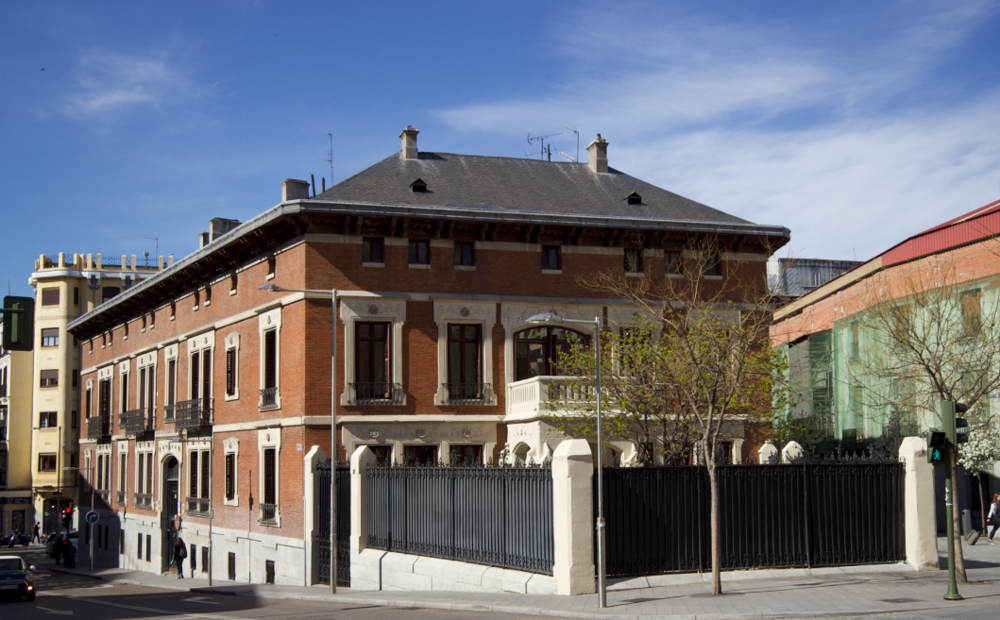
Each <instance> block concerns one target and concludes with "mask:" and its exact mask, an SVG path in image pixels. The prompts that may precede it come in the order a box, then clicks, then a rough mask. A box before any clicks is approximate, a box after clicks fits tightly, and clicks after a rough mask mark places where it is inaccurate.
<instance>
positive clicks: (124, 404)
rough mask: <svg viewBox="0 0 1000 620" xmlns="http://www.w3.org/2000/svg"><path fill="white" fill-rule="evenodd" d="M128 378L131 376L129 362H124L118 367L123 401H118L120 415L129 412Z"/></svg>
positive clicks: (119, 387) (119, 385)
mask: <svg viewBox="0 0 1000 620" xmlns="http://www.w3.org/2000/svg"><path fill="white" fill-rule="evenodd" d="M128 376H129V362H127V361H126V362H122V363H121V364H119V365H118V389H119V390H120V392H121V393H120V394H119V396H120V397H121V399H120V400H119V401H118V413H124V412H126V411H128V394H129V391H128V387H129V386H128Z"/></svg>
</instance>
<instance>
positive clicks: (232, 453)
mask: <svg viewBox="0 0 1000 620" xmlns="http://www.w3.org/2000/svg"><path fill="white" fill-rule="evenodd" d="M222 446H223V452H224V454H225V459H224V460H225V476H226V479H225V493H224V495H223V504H224V505H226V506H238V505H239V486H238V483H239V453H240V442H239V440H238V439H236V438H235V437H230V438H228V439H226V440H225V441H223V442H222Z"/></svg>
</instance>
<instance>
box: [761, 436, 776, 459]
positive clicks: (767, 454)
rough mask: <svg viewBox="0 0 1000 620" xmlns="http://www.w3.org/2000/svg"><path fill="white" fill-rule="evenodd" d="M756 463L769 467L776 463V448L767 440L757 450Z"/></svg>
mask: <svg viewBox="0 0 1000 620" xmlns="http://www.w3.org/2000/svg"><path fill="white" fill-rule="evenodd" d="M757 462H758V463H760V464H761V465H770V464H772V463H777V462H778V448H776V447H775V446H774V444H773V443H771V440H770V439H768V440H767V441H765V442H764V445H763V446H761V447H760V450H757Z"/></svg>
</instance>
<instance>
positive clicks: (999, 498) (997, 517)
mask: <svg viewBox="0 0 1000 620" xmlns="http://www.w3.org/2000/svg"><path fill="white" fill-rule="evenodd" d="M986 523H988V524H990V525H992V526H993V529H992V530H990V544H991V545H992V544H993V535H994V534H996V533H997V529H998V528H1000V493H996V494H994V495H993V503H992V504H990V514H989V516H987V517H986Z"/></svg>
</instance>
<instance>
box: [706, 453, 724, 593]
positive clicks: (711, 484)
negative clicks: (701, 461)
mask: <svg viewBox="0 0 1000 620" xmlns="http://www.w3.org/2000/svg"><path fill="white" fill-rule="evenodd" d="M705 452H706V454H709V455H711V453H710V452H708V450H707V449H706V450H705ZM705 465H706V466H707V467H708V488H709V496H710V497H711V503H710V508H709V531H711V535H712V595H713V596H718V595H720V594H722V571H721V568H720V566H719V565H720V563H721V562H720V558H719V555H720V554H719V483H718V480H717V479H716V477H715V458H714V455H711V456H707V457H706V459H705Z"/></svg>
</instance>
